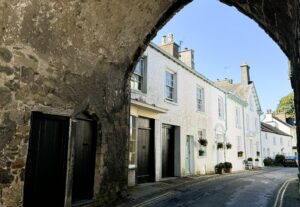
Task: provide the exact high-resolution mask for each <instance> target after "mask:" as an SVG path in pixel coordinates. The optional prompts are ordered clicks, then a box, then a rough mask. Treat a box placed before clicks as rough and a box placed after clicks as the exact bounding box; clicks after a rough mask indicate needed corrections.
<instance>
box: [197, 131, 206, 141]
mask: <svg viewBox="0 0 300 207" xmlns="http://www.w3.org/2000/svg"><path fill="white" fill-rule="evenodd" d="M198 137H199V139H206V130H205V129H200V130H199V131H198Z"/></svg>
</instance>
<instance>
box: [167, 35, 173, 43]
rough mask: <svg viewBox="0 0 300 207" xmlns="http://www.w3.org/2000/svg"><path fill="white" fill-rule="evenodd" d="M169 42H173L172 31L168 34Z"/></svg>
mask: <svg viewBox="0 0 300 207" xmlns="http://www.w3.org/2000/svg"><path fill="white" fill-rule="evenodd" d="M168 43H173V34H172V33H169V34H168Z"/></svg>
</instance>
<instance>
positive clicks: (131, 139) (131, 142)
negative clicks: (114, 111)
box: [129, 116, 136, 166]
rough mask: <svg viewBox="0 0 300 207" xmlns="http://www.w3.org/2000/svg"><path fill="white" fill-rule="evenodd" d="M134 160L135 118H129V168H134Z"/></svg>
mask: <svg viewBox="0 0 300 207" xmlns="http://www.w3.org/2000/svg"><path fill="white" fill-rule="evenodd" d="M135 159H136V117H134V116H130V137H129V166H135Z"/></svg>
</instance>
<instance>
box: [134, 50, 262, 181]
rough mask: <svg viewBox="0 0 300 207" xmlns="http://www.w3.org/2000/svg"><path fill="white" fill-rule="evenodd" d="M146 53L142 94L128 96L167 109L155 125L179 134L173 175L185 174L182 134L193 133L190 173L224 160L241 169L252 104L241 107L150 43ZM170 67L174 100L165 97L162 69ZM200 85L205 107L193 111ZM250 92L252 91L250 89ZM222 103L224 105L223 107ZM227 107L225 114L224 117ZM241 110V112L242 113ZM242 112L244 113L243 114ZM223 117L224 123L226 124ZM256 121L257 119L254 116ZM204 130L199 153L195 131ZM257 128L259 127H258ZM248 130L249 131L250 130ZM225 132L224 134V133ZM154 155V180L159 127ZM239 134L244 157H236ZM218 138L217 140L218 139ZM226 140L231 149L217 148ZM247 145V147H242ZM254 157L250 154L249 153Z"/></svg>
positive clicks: (208, 170) (207, 170) (158, 155)
mask: <svg viewBox="0 0 300 207" xmlns="http://www.w3.org/2000/svg"><path fill="white" fill-rule="evenodd" d="M144 55H145V56H147V61H148V64H147V93H146V94H143V93H141V92H138V91H133V90H132V93H131V96H132V97H131V98H132V99H134V100H139V101H141V102H144V103H147V104H150V105H155V106H157V107H160V108H164V109H167V110H168V111H167V113H165V114H161V115H160V120H159V121H156V124H155V127H160V128H161V127H162V124H169V125H174V126H178V127H179V128H180V130H178V133H180V138H178V140H176V143H177V144H178V146H180V147H178V149H176V150H175V151H176V157H178V160H176V172H175V175H177V176H185V175H186V138H187V136H192V137H193V143H192V145H191V147H192V161H191V173H192V174H206V173H213V172H214V167H215V165H216V164H217V163H219V162H224V161H225V157H226V161H230V162H232V163H233V171H237V170H243V169H244V164H243V160H244V159H245V158H246V157H249V156H250V155H249V153H248V154H245V146H244V143H245V142H244V141H245V140H246V143H249V141H248V139H245V138H244V130H243V127H244V126H245V123H243V122H245V118H243V116H245V115H244V114H245V113H248V114H249V115H250V120H251V129H254V126H253V125H254V123H252V122H254V120H255V118H254V117H256V118H258V114H257V111H256V107H255V104H254V107H255V108H254V111H250V109H248V108H249V107H247V108H245V109H244V107H243V106H242V105H240V104H239V103H237V102H236V101H233V100H232V99H230V98H227V97H226V96H225V93H224V91H223V90H221V89H219V88H217V87H216V86H214V85H213V84H212V83H209V81H207V80H205V78H200V77H199V75H196V74H195V73H194V72H193V71H192V70H189V69H186V68H184V66H183V65H182V64H179V63H177V62H176V61H174V60H172V59H170V58H169V57H167V56H166V55H165V54H163V53H161V52H158V51H157V50H156V49H155V48H153V47H151V46H150V47H148V48H147V50H146V51H145V53H144ZM166 70H168V71H171V72H173V73H175V74H176V93H177V95H176V96H177V100H176V102H170V101H167V100H165V71H166ZM198 86H200V87H202V88H204V94H205V111H204V112H199V111H197V101H196V89H197V87H198ZM251 94H252V93H251ZM219 97H221V98H222V99H223V103H224V118H223V119H220V118H219V116H218V98H219ZM225 104H226V105H227V108H226V109H225ZM236 107H238V108H239V109H240V119H241V128H236V124H235V123H236V120H235V108H236ZM226 110H227V117H226ZM244 111H245V113H244ZM243 113H244V114H243ZM226 119H227V125H226V122H225V121H226ZM258 123H259V119H258ZM200 129H205V130H206V138H207V140H208V146H207V147H206V155H205V156H199V149H200V144H199V143H198V131H199V130H200ZM259 129H260V127H259ZM251 132H252V131H251ZM225 133H226V136H225ZM155 135H156V137H155V142H156V143H155V159H156V165H155V166H156V176H155V177H156V180H159V179H160V178H161V165H162V163H161V136H162V134H161V129H156V130H155ZM239 136H240V137H241V147H240V148H241V150H242V151H244V157H243V158H238V156H237V151H239V150H240V149H238V137H239ZM253 136H254V137H253V138H252V139H253V140H254V142H253V147H254V149H255V150H254V152H255V153H256V148H255V144H256V141H257V140H259V131H258V132H257V133H254V135H253ZM218 139H219V140H218ZM225 141H227V142H230V143H231V144H232V149H230V150H226V149H224V150H217V147H216V144H217V142H224V143H225ZM246 148H249V149H250V147H249V146H248V147H246ZM251 156H252V157H253V158H255V156H254V155H251Z"/></svg>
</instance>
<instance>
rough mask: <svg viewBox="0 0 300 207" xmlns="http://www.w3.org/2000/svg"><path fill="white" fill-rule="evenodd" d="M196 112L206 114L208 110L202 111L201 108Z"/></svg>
mask: <svg viewBox="0 0 300 207" xmlns="http://www.w3.org/2000/svg"><path fill="white" fill-rule="evenodd" d="M196 112H197V113H199V114H203V115H204V114H206V112H205V111H200V110H197V111H196Z"/></svg>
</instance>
